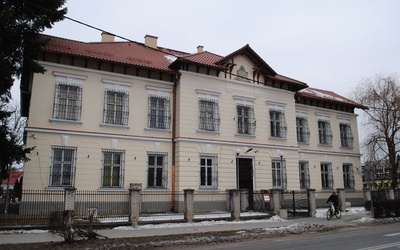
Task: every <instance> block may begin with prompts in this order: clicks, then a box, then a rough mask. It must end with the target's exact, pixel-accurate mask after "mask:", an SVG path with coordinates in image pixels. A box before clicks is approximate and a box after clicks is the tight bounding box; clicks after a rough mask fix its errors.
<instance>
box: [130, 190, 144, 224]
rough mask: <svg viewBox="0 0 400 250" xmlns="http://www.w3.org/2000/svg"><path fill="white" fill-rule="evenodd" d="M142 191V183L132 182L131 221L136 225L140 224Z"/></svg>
mask: <svg viewBox="0 0 400 250" xmlns="http://www.w3.org/2000/svg"><path fill="white" fill-rule="evenodd" d="M141 191H142V184H141V183H130V185H129V195H130V201H131V203H130V213H129V221H130V222H131V225H132V226H134V227H138V226H139V214H140V192H141Z"/></svg>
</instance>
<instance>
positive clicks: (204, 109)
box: [199, 98, 220, 131]
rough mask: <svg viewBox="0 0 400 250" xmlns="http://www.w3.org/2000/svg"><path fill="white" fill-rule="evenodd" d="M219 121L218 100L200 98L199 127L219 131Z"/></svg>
mask: <svg viewBox="0 0 400 250" xmlns="http://www.w3.org/2000/svg"><path fill="white" fill-rule="evenodd" d="M219 122H220V120H219V105H218V101H217V100H212V99H205V98H199V129H201V130H207V131H219Z"/></svg>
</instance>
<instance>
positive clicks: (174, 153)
mask: <svg viewBox="0 0 400 250" xmlns="http://www.w3.org/2000/svg"><path fill="white" fill-rule="evenodd" d="M180 79H181V74H180V73H179V72H178V74H177V76H176V79H175V82H174V87H173V90H172V105H173V109H172V173H171V174H172V183H171V191H172V195H171V211H172V212H174V211H175V199H176V197H175V192H176V166H175V155H176V149H175V136H176V120H177V117H176V88H177V85H178V83H179V81H180Z"/></svg>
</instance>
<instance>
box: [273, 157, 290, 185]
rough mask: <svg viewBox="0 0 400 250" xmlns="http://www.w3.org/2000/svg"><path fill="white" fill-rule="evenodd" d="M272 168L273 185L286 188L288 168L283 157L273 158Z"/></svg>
mask: <svg viewBox="0 0 400 250" xmlns="http://www.w3.org/2000/svg"><path fill="white" fill-rule="evenodd" d="M271 169H272V175H271V177H272V187H273V188H279V189H285V188H286V184H287V183H286V170H285V161H284V160H282V159H273V160H272V162H271Z"/></svg>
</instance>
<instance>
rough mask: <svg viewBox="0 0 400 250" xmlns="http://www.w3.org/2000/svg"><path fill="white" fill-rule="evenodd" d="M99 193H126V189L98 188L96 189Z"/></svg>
mask: <svg viewBox="0 0 400 250" xmlns="http://www.w3.org/2000/svg"><path fill="white" fill-rule="evenodd" d="M97 190H98V191H100V192H107V191H111V192H121V191H126V189H124V188H123V187H109V188H108V187H100V188H98V189H97Z"/></svg>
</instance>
